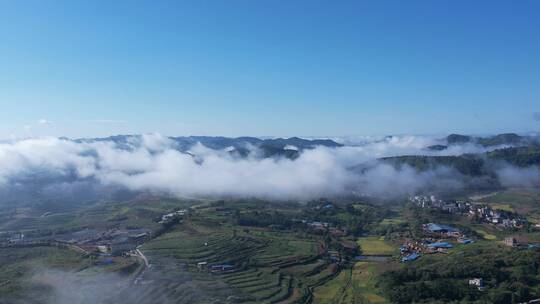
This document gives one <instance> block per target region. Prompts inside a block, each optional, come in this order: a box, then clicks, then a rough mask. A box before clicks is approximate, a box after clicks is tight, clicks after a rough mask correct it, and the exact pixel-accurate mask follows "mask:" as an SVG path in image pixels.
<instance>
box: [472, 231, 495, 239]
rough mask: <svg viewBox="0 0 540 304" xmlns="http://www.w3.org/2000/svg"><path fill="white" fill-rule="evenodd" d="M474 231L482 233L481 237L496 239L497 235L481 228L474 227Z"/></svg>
mask: <svg viewBox="0 0 540 304" xmlns="http://www.w3.org/2000/svg"><path fill="white" fill-rule="evenodd" d="M475 231H476V232H478V233H480V234H481V235H482V237H483V238H484V239H486V240H490V241H493V240H496V239H497V236H495V235H493V234H489V233H487V232H486V231H485V230H482V229H476V230H475Z"/></svg>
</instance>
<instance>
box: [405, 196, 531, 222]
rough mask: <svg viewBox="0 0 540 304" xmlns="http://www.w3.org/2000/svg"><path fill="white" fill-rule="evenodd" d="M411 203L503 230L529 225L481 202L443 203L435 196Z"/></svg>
mask: <svg viewBox="0 0 540 304" xmlns="http://www.w3.org/2000/svg"><path fill="white" fill-rule="evenodd" d="M409 201H410V202H411V203H413V204H414V205H415V206H417V207H419V208H427V209H438V210H442V211H444V212H448V213H453V214H461V215H464V216H465V215H466V216H469V217H470V218H471V219H473V220H476V221H479V222H484V223H489V224H492V225H495V226H497V227H498V228H501V229H509V228H510V229H511V228H516V229H521V228H523V226H524V225H525V224H526V223H527V220H526V219H525V218H524V217H523V216H521V215H519V214H517V213H515V212H510V211H506V210H496V209H493V208H492V207H490V206H489V205H487V204H485V203H481V202H474V203H473V202H469V201H461V200H456V201H443V200H441V199H437V198H436V197H435V196H434V195H430V196H412V197H410V198H409Z"/></svg>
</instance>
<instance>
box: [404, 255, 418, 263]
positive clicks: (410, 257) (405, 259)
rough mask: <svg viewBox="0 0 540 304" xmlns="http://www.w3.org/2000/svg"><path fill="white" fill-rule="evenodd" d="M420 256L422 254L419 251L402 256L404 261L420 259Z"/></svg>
mask: <svg viewBox="0 0 540 304" xmlns="http://www.w3.org/2000/svg"><path fill="white" fill-rule="evenodd" d="M419 257H420V255H419V254H418V253H412V254H409V255H408V256H404V257H402V258H401V261H402V262H408V261H414V260H416V259H418V258H419Z"/></svg>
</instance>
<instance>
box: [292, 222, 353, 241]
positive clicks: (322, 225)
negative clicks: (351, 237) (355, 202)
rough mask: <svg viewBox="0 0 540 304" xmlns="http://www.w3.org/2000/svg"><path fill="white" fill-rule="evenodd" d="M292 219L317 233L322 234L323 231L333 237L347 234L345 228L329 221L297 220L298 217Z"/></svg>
mask: <svg viewBox="0 0 540 304" xmlns="http://www.w3.org/2000/svg"><path fill="white" fill-rule="evenodd" d="M293 221H295V222H300V223H302V224H305V225H306V226H307V227H308V228H309V229H310V230H311V231H312V232H314V233H317V234H324V233H325V232H328V233H329V234H330V235H331V236H333V237H341V236H346V235H347V234H348V231H347V229H346V228H339V227H334V226H332V225H331V224H330V223H327V222H319V221H308V220H298V219H293Z"/></svg>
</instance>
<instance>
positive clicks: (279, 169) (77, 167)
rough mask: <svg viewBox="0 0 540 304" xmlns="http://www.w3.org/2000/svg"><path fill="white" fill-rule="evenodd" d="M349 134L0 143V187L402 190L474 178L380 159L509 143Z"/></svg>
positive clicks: (508, 177) (205, 192)
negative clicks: (309, 142)
mask: <svg viewBox="0 0 540 304" xmlns="http://www.w3.org/2000/svg"><path fill="white" fill-rule="evenodd" d="M346 141H347V143H348V144H347V145H345V146H342V147H334V148H329V147H323V146H317V147H316V148H314V149H304V150H302V151H300V152H299V156H298V157H297V158H294V159H291V158H286V157H268V158H264V157H261V153H260V151H258V148H257V147H254V146H251V145H246V147H245V148H246V149H248V150H249V154H248V155H247V156H245V157H240V156H238V155H237V154H235V153H231V149H229V148H227V149H221V150H216V149H210V148H208V147H205V146H204V145H202V144H200V143H196V144H194V145H193V146H191V147H190V148H189V150H187V151H183V150H181V149H179V148H178V146H177V145H176V144H175V143H174V142H173V141H171V140H170V139H169V138H167V137H164V136H161V135H159V134H146V135H143V136H141V137H137V138H133V139H129V140H128V142H127V143H122V144H118V143H115V142H113V141H71V140H67V139H61V138H55V137H44V138H31V139H25V140H18V141H12V142H5V143H2V144H0V193H4V194H11V195H12V196H16V194H17V193H19V192H24V191H26V190H25V189H26V188H28V189H33V188H35V187H38V188H39V191H40V193H42V194H44V195H46V194H49V195H54V194H55V193H63V194H64V195H67V196H69V195H74V194H75V193H79V192H81V191H86V192H91V191H88V189H95V191H99V189H102V187H118V188H123V189H128V190H130V191H155V192H163V193H167V194H171V195H176V196H240V197H260V198H270V199H309V198H316V197H321V196H340V195H349V194H363V195H374V196H397V195H404V194H411V193H414V192H416V191H420V190H422V189H426V188H428V189H433V188H437V189H449V190H456V189H460V188H462V187H464V184H465V180H466V178H465V177H464V176H462V175H460V174H459V173H457V172H456V171H455V170H453V169H451V168H447V167H438V168H435V169H433V170H428V171H423V172H419V171H417V170H416V169H413V168H411V167H408V166H402V167H400V168H395V167H393V166H390V165H388V164H385V163H381V162H379V161H377V159H379V158H381V157H389V156H399V155H461V154H464V153H481V152H485V151H489V150H493V149H497V148H500V146H497V147H489V148H487V147H482V146H478V145H475V144H471V143H468V144H463V145H454V146H450V147H448V149H445V150H442V151H432V150H429V149H426V148H427V147H429V146H430V145H434V144H438V143H439V140H438V139H436V138H435V137H425V136H424V137H423V136H393V137H387V138H382V139H381V138H370V139H366V138H363V139H361V140H358V141H356V142H354V141H353V140H351V139H347V140H346ZM287 148H288V149H292V150H298V148H296V147H287ZM366 163H368V164H369V166H367V167H366V168H365V169H364V170H361V171H358V170H351V168H353V167H355V166H357V165H359V164H366ZM535 170H536V169H531V170H525V169H523V170H520V169H518V168H513V167H511V166H507V167H506V168H505V169H501V171H500V172H499V174H498V176H499V178H500V179H501V182H502V183H503V184H504V185H516V184H527V185H528V184H531V185H532V184H538V182H539V181H540V179H539V178H538V176H539V175H538V174H537V172H538V171H537V170H536V171H535ZM469 182H470V181H469ZM88 185H93V186H90V187H89V186H88ZM87 194H88V195H90V193H87Z"/></svg>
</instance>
